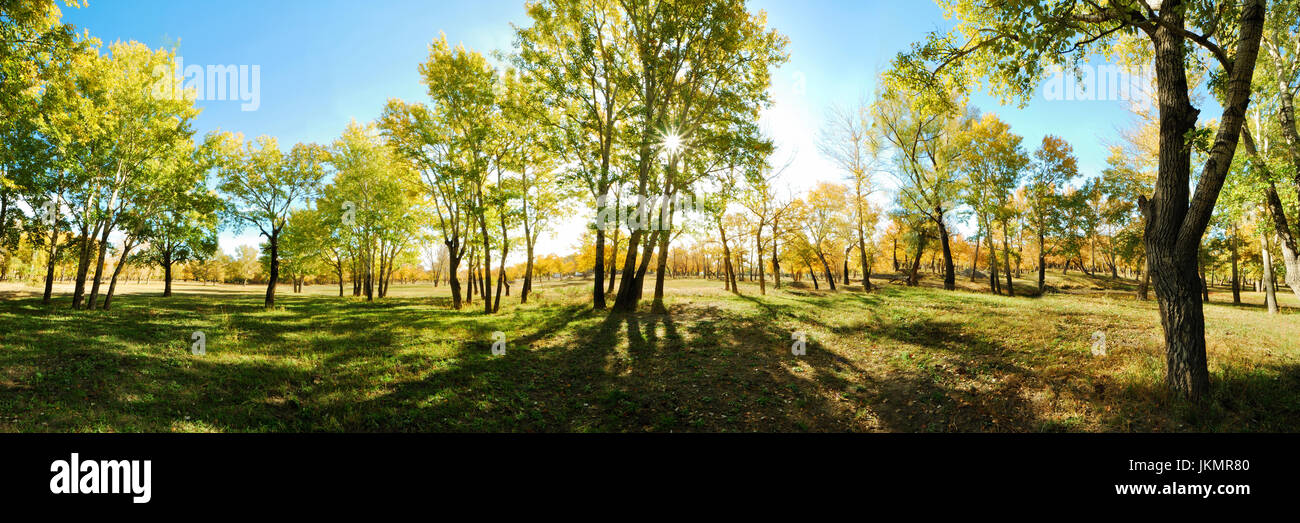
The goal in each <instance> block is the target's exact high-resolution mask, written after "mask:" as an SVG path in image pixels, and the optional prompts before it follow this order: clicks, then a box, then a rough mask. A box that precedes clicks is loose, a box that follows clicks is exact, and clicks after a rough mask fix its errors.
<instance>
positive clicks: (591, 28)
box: [516, 0, 633, 310]
mask: <svg viewBox="0 0 1300 523" xmlns="http://www.w3.org/2000/svg"><path fill="white" fill-rule="evenodd" d="M528 15H529V17H530V18H532V20H533V25H532V26H531V27H528V28H516V34H517V37H518V42H519V55H518V59H517V60H516V64H517V65H518V66H519V68H520V69H521V70H522V71H525V72H526V73H527V75H528V76H529V77H531V78H533V79H535V81H537V82H538V83H539V84H540V85H541V86H543V89H541V90H539V93H541V94H542V96H544V97H545V103H546V105H549V106H550V107H554V108H556V109H557V114H556V117H555V118H547V119H545V120H543V122H544V123H546V124H547V125H550V126H552V127H553V128H556V129H557V130H558V131H559V132H560V133H561V136H562V137H563V138H564V144H565V147H564V148H563V151H564V152H565V156H566V157H567V159H568V160H569V162H568V163H569V164H570V165H572V166H573V167H572V168H570V169H568V170H567V171H566V173H565V176H566V177H568V178H569V179H570V180H573V181H577V182H579V183H581V184H582V185H583V186H584V188H586V189H587V191H588V193H589V194H590V195H591V197H592V199H593V200H595V201H596V206H597V207H602V202H603V201H604V199H605V198H606V196H607V195H608V194H609V192H610V189H611V187H613V186H614V185H615V184H616V183H617V180H616V179H615V173H613V172H612V171H611V165H612V162H613V160H614V154H615V153H616V149H615V144H616V142H617V141H618V139H619V138H620V135H621V133H620V132H619V129H620V126H621V125H622V122H623V120H624V119H625V118H626V117H627V114H628V111H629V109H630V107H631V104H632V101H633V98H632V92H631V89H632V88H631V86H629V85H627V83H626V82H625V80H624V79H625V78H626V75H627V74H628V73H627V70H628V68H629V64H628V62H629V60H631V59H632V58H631V56H630V54H629V52H628V45H627V42H626V19H625V18H624V16H623V14H622V13H621V11H620V9H619V5H618V3H617V2H616V1H615V0H596V1H579V0H545V1H540V2H536V3H530V4H528ZM605 232H606V231H605V227H599V226H598V227H596V230H595V234H596V257H595V265H594V268H593V275H594V278H593V279H594V282H593V287H592V307H593V308H594V309H596V310H602V309H604V308H605V306H606V304H605V287H604V274H605ZM615 250H617V249H615ZM611 268H612V267H611ZM610 281H613V280H612V278H611V280H610Z"/></svg>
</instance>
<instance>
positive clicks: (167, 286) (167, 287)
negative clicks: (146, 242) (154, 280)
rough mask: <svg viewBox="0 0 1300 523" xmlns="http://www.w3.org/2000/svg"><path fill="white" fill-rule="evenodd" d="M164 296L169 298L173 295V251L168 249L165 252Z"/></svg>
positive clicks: (163, 264) (163, 261) (163, 263)
mask: <svg viewBox="0 0 1300 523" xmlns="http://www.w3.org/2000/svg"><path fill="white" fill-rule="evenodd" d="M162 266H163V267H162V268H163V297H164V298H169V297H171V295H172V253H171V251H167V252H164V253H163V259H162Z"/></svg>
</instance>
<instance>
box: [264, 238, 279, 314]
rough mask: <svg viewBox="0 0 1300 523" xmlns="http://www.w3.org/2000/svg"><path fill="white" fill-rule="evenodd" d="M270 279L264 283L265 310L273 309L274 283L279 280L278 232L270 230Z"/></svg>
mask: <svg viewBox="0 0 1300 523" xmlns="http://www.w3.org/2000/svg"><path fill="white" fill-rule="evenodd" d="M270 239H271V278H270V280H271V281H269V282H267V283H266V300H265V305H266V308H268V309H270V308H272V307H275V282H276V280H279V279H280V231H279V230H278V229H272V230H271V237H270Z"/></svg>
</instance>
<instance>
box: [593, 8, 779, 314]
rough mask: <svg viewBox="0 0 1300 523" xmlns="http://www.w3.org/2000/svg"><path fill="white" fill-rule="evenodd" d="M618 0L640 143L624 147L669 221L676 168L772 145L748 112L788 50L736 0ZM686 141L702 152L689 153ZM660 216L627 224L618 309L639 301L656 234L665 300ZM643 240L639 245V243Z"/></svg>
mask: <svg viewBox="0 0 1300 523" xmlns="http://www.w3.org/2000/svg"><path fill="white" fill-rule="evenodd" d="M621 5H622V12H623V14H624V15H625V17H626V20H627V26H626V27H627V29H626V30H627V32H628V40H629V44H628V45H629V48H628V49H627V52H629V54H630V56H631V59H630V60H629V63H630V64H631V66H632V67H631V71H629V72H630V73H631V74H630V75H629V76H628V77H627V79H626V80H625V81H627V82H628V83H629V85H631V86H633V89H632V93H633V96H634V99H635V102H634V103H635V106H634V107H635V110H634V111H633V112H632V118H631V119H630V121H629V129H628V133H629V134H630V135H631V137H632V142H633V143H636V144H637V147H636V149H635V151H632V152H631V155H632V162H633V163H632V164H633V165H634V172H635V180H634V183H635V187H636V189H635V191H636V194H637V195H638V197H642V198H645V199H646V201H652V200H651V198H652V197H653V199H657V200H659V201H660V204H661V206H666V208H661V209H655V208H654V206H653V205H650V206H649V208H648V209H646V212H650V213H655V212H656V211H658V214H659V215H660V216H662V217H666V218H667V220H666V221H667V223H668V224H671V220H672V216H673V213H674V209H675V208H676V205H674V203H673V202H675V201H676V195H677V194H679V193H680V192H681V191H683V188H684V187H688V186H689V182H688V180H684V179H682V176H683V175H684V176H692V175H697V176H699V175H707V173H720V172H724V171H730V170H731V169H733V168H756V166H758V165H760V164H761V158H763V157H765V154H764V153H765V151H764V150H763V149H765V148H767V147H770V145H767V146H762V145H761V144H762V142H763V140H761V139H759V138H758V137H757V134H758V132H757V128H756V126H755V124H754V122H756V121H757V120H758V113H759V110H760V109H761V108H762V107H764V106H766V105H768V104H769V103H770V100H769V97H768V93H767V89H768V87H769V85H770V83H771V79H770V69H771V68H772V67H774V66H776V65H779V64H780V63H782V62H784V61H785V60H786V58H787V56H786V55H785V54H784V48H785V42H786V39H785V37H783V36H781V35H780V34H779V33H777V32H776V31H775V30H771V29H768V28H767V27H766V17H765V15H763V14H761V13H759V14H754V13H750V12H749V11H748V10H747V8H746V6H745V4H744V2H743V1H740V0H712V1H708V2H692V3H677V2H656V3H653V4H648V3H643V2H631V1H628V0H623V1H622V2H621ZM692 149H695V150H698V151H708V154H687V153H689V152H690V151H691V150H692ZM681 151H685V152H686V153H680V152H681ZM665 153H667V154H665ZM737 156H748V158H746V159H743V160H741V159H736V157H737ZM664 160H666V161H664ZM718 160H721V161H718ZM691 162H697V163H696V165H694V166H692V165H690V163H691ZM708 165H713V166H714V167H708ZM652 195H653V196H652ZM664 222H665V220H662V219H661V220H659V227H657V228H656V229H655V230H648V229H646V228H642V227H637V228H633V230H632V231H631V234H630V235H629V237H628V244H627V255H626V257H625V258H624V262H623V271H622V272H623V279H622V280H621V281H620V282H619V291H618V296H617V297H616V298H615V303H614V309H615V310H616V311H619V312H632V311H635V310H636V307H637V303H638V302H639V300H640V298H641V289H643V288H644V277H645V272H646V269H647V268H648V265H649V259H650V255H651V254H652V250H653V249H654V247H656V244H657V246H658V248H659V259H658V267H659V269H658V271H657V275H658V276H657V281H656V285H655V295H656V296H657V297H658V298H657V299H656V300H655V303H656V304H655V306H654V309H655V310H662V308H663V304H662V278H663V276H662V275H663V273H664V269H665V266H666V261H667V258H666V256H667V250H668V245H669V242H670V239H671V235H672V228H671V226H665V224H664ZM643 242H644V243H643ZM642 247H644V251H643V252H640V253H638V252H637V251H638V249H640V248H642Z"/></svg>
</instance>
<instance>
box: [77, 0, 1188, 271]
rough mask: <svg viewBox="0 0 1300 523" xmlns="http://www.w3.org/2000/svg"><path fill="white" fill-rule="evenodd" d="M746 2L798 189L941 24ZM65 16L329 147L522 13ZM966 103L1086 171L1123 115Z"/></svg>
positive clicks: (242, 6)
mask: <svg viewBox="0 0 1300 523" xmlns="http://www.w3.org/2000/svg"><path fill="white" fill-rule="evenodd" d="M751 8H752V9H755V10H758V9H761V10H765V11H767V13H768V22H769V24H770V25H771V26H772V27H774V28H776V29H777V30H779V31H780V32H782V33H783V34H785V35H786V36H788V37H789V38H790V46H789V48H788V51H789V52H790V61H789V62H788V63H786V64H785V65H784V66H783V67H782V68H781V69H780V70H778V71H777V72H776V73H775V75H774V79H773V86H772V94H773V97H774V100H775V105H774V106H773V107H772V108H771V109H770V110H768V111H767V112H766V113H765V114H764V117H763V121H762V123H763V126H764V128H765V130H766V131H767V132H768V133H769V134H770V135H771V136H772V137H773V138H774V139H775V140H776V141H777V142H778V145H779V147H780V150H781V154H783V155H784V156H783V158H784V157H789V156H791V155H793V157H794V163H793V164H792V165H791V167H790V169H788V170H787V171H786V175H785V176H786V178H787V180H786V181H787V183H788V184H789V185H790V186H792V187H793V188H795V189H801V188H806V187H809V186H811V185H812V184H813V183H815V182H816V181H817V180H836V179H840V178H841V177H842V175H841V174H840V173H838V172H836V171H835V169H834V167H833V166H832V165H831V164H829V163H828V162H826V161H825V160H824V159H822V158H820V157H819V155H818V153H817V149H816V137H817V131H818V129H819V128H820V127H821V125H822V121H823V119H824V117H825V113H826V110H827V108H828V107H829V106H830V105H832V104H834V103H839V104H848V103H852V102H853V101H855V100H857V99H858V98H860V97H862V96H869V95H870V94H871V93H872V92H873V91H874V86H873V84H874V78H875V77H876V76H877V75H878V74H879V72H880V71H882V70H884V69H885V68H886V67H887V66H888V64H889V60H890V59H891V58H892V57H893V56H894V55H895V54H896V53H898V52H899V51H901V50H904V49H906V48H907V46H908V45H909V44H910V43H911V42H914V41H917V40H919V39H921V38H922V37H923V36H924V35H925V33H926V32H928V31H932V30H936V29H944V28H946V27H948V22H947V21H946V20H944V18H943V16H942V12H941V11H940V9H939V8H938V7H937V6H935V5H934V4H933V3H930V2H926V1H923V0H906V1H887V0H879V1H845V2H832V1H828V0H821V1H816V0H803V1H801V0H753V1H752V2H751ZM64 20H65V21H67V22H69V23H72V24H74V25H76V26H78V28H84V29H88V30H89V31H90V33H91V35H92V36H95V37H98V38H100V39H101V40H103V41H104V42H105V43H109V42H113V41H116V40H136V41H140V42H143V43H145V44H147V45H149V46H151V47H169V46H171V45H173V44H175V43H176V42H177V41H178V40H179V44H180V55H181V56H182V57H183V59H184V61H185V64H187V65H190V64H200V65H209V64H218V65H223V64H235V65H249V66H252V65H257V66H259V69H260V86H261V89H260V105H259V107H258V108H257V110H255V111H241V109H240V102H238V101H219V100H218V101H200V102H198V103H199V106H200V107H202V108H203V113H202V115H201V116H200V117H199V119H198V121H197V123H196V127H197V129H198V131H199V133H200V134H202V133H206V132H208V131H210V130H214V129H222V130H228V131H236V132H242V133H244V134H245V135H246V136H257V135H261V134H267V135H272V136H276V137H277V138H279V140H280V143H281V145H282V147H286V146H288V145H290V144H292V143H294V142H299V141H314V142H319V143H325V144H328V143H329V142H330V141H332V140H333V139H334V138H335V137H337V136H338V135H339V134H340V133H341V132H342V131H343V129H344V127H345V126H346V125H347V124H348V122H349V121H350V120H352V119H356V120H359V121H368V120H371V119H373V118H375V117H376V116H377V115H378V114H379V112H380V110H381V108H382V107H383V104H384V102H385V101H386V100H387V99H388V98H390V97H398V98H403V99H406V100H408V101H424V100H425V98H426V97H425V93H424V89H423V88H422V86H421V85H420V82H419V75H418V73H417V70H416V67H417V65H418V64H419V63H420V62H422V61H424V60H425V58H426V57H427V50H428V44H429V42H430V41H431V40H433V39H434V38H436V37H437V36H438V34H439V32H440V31H441V32H445V33H446V34H447V37H448V40H450V41H451V42H454V43H455V42H459V43H463V44H465V45H466V46H468V47H470V48H472V49H475V50H478V51H480V52H483V53H485V54H486V53H488V52H490V51H493V50H509V48H510V47H511V44H512V40H513V31H512V29H511V26H510V24H511V23H512V22H513V23H516V24H526V23H527V17H526V15H525V13H524V6H523V1H522V0H475V1H470V0H463V1H451V0H445V1H428V0H425V1H415V0H409V1H407V0H371V1H365V2H362V1H338V0H325V1H305V0H274V1H265V0H263V1H244V0H222V1H184V2H174V1H164V0H90V5H89V6H87V7H83V8H79V9H76V8H65V9H64ZM1098 63H1100V62H1098ZM972 102H973V103H974V104H975V105H976V106H978V107H979V108H980V109H981V110H983V111H985V112H989V111H992V112H996V113H997V114H998V115H999V116H1001V117H1002V118H1003V119H1004V120H1006V121H1007V122H1008V123H1010V124H1011V127H1012V130H1013V131H1014V132H1016V133H1017V134H1020V135H1022V136H1024V138H1025V140H1024V143H1025V145H1026V147H1027V148H1028V149H1030V150H1032V149H1034V148H1036V147H1037V145H1038V143H1039V141H1041V139H1042V137H1043V135H1045V134H1056V135H1060V136H1062V137H1064V138H1065V139H1066V140H1068V141H1069V142H1070V143H1071V144H1073V145H1074V147H1075V151H1076V153H1077V154H1078V155H1079V157H1080V167H1081V169H1082V170H1083V172H1084V174H1085V175H1088V176H1091V175H1094V174H1096V173H1097V172H1099V171H1100V169H1101V168H1103V167H1104V165H1105V159H1106V144H1107V143H1109V142H1113V141H1114V140H1115V139H1116V133H1117V131H1118V130H1119V129H1122V128H1124V127H1126V126H1127V125H1129V123H1130V122H1131V121H1132V116H1131V114H1130V113H1129V111H1128V105H1127V102H1124V101H1077V100H1069V101H1065V100H1047V99H1046V98H1045V97H1044V95H1043V93H1042V92H1039V93H1038V94H1036V95H1035V97H1034V99H1033V100H1031V101H1030V103H1029V104H1028V106H1027V107H1025V108H1024V109H1020V108H1017V107H1014V106H1012V107H1002V106H1001V105H1000V104H998V103H997V101H996V100H993V99H991V98H989V97H987V96H985V95H982V94H980V95H976V96H975V97H974V98H973V100H972ZM1207 112H1208V111H1207ZM782 163H784V161H782ZM882 182H885V184H886V185H887V184H888V180H887V179H885V180H882ZM883 198H884V197H883V196H882V199H883ZM577 223H579V222H578V220H576V219H575V220H574V222H573V223H570V224H566V225H564V226H561V227H560V231H559V232H558V234H557V236H556V237H555V238H552V239H548V240H546V241H544V242H543V243H542V244H541V245H540V246H539V251H540V252H562V253H565V252H568V251H569V246H570V245H572V244H573V243H575V241H576V238H577V234H578V231H579V230H580V227H579V226H578V225H577ZM257 243H258V239H257V237H256V236H255V235H253V234H252V233H249V232H247V231H245V232H244V233H242V234H236V233H233V232H230V231H226V232H223V234H222V236H221V247H222V248H223V249H224V250H226V251H228V252H231V251H233V250H234V249H235V248H236V247H237V246H238V245H240V244H252V245H256V244H257Z"/></svg>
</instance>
